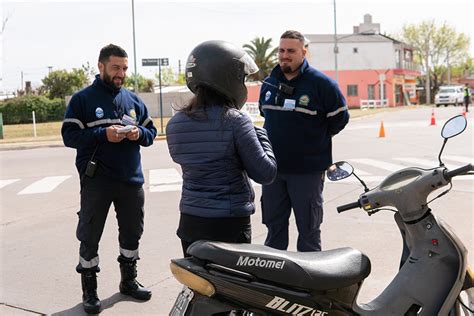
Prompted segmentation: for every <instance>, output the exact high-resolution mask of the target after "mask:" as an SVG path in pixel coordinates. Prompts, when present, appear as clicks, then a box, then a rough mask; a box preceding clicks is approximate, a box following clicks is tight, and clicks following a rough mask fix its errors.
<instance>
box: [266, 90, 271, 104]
mask: <svg viewBox="0 0 474 316" xmlns="http://www.w3.org/2000/svg"><path fill="white" fill-rule="evenodd" d="M271 96H272V93H271V92H270V91H267V93H265V102H267V101H268V100H270V97H271Z"/></svg>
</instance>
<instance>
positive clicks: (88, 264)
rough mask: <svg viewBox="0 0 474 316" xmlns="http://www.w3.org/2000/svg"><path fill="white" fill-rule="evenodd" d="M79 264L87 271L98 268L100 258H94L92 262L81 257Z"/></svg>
mask: <svg viewBox="0 0 474 316" xmlns="http://www.w3.org/2000/svg"><path fill="white" fill-rule="evenodd" d="M79 264H80V265H81V267H83V268H85V269H90V268H93V267H97V266H98V265H99V256H97V257H95V258H92V259H91V260H86V259H84V258H82V257H79Z"/></svg>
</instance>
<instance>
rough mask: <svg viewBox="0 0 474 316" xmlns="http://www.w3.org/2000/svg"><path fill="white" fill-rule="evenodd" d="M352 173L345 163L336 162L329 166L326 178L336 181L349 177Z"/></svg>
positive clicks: (348, 165)
mask: <svg viewBox="0 0 474 316" xmlns="http://www.w3.org/2000/svg"><path fill="white" fill-rule="evenodd" d="M353 172H354V168H353V167H352V166H351V164H350V163H348V162H346V161H338V162H336V163H334V164H332V165H330V166H329V168H328V169H327V170H326V176H327V177H328V179H329V180H331V181H338V180H342V179H345V178H347V177H349V176H350V175H351V174H352V173H353Z"/></svg>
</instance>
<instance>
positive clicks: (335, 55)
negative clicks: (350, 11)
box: [333, 0, 339, 84]
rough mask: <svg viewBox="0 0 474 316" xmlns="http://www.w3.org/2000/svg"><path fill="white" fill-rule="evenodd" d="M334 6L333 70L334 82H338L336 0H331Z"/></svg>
mask: <svg viewBox="0 0 474 316" xmlns="http://www.w3.org/2000/svg"><path fill="white" fill-rule="evenodd" d="M333 6H334V72H335V79H336V83H338V84H339V74H338V70H337V54H338V53H339V51H338V50H339V48H338V47H337V22H336V0H333Z"/></svg>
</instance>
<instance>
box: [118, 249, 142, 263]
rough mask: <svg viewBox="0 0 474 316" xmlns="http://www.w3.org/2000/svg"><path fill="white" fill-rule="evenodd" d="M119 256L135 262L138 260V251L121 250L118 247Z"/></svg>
mask: <svg viewBox="0 0 474 316" xmlns="http://www.w3.org/2000/svg"><path fill="white" fill-rule="evenodd" d="M120 254H121V255H122V256H124V257H126V258H130V259H132V260H137V259H139V257H138V249H135V250H128V249H123V248H122V247H120Z"/></svg>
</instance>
